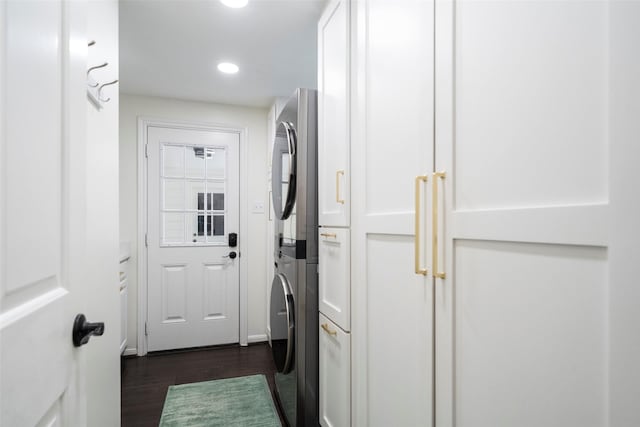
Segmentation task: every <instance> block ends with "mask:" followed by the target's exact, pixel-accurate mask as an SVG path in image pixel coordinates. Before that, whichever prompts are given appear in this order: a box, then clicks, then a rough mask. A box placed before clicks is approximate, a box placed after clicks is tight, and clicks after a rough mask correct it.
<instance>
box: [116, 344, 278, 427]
mask: <svg viewBox="0 0 640 427" xmlns="http://www.w3.org/2000/svg"><path fill="white" fill-rule="evenodd" d="M275 372H276V367H275V365H274V363H273V358H272V356H271V348H270V347H269V344H268V343H259V344H252V345H250V346H248V347H240V346H238V345H231V346H221V347H210V348H206V349H193V350H191V349H190V350H178V351H170V352H160V353H154V354H151V355H148V356H145V357H126V358H123V359H122V383H121V399H122V418H121V421H122V427H152V426H154V427H155V426H157V425H158V423H159V422H160V416H161V415H162V407H163V405H164V399H165V397H166V394H167V389H168V388H169V386H170V385H174V384H186V383H193V382H199V381H210V380H217V379H222V378H233V377H241V376H245V375H255V374H264V375H265V376H266V377H267V381H268V383H269V388H270V390H271V395H272V396H273V398H274V404H276V403H275V394H274V393H275V391H274V390H275V389H274V374H275ZM276 406H277V404H276ZM278 415H279V416H280V420H281V422H282V423H283V425H284V421H283V418H282V414H280V413H279V409H278Z"/></svg>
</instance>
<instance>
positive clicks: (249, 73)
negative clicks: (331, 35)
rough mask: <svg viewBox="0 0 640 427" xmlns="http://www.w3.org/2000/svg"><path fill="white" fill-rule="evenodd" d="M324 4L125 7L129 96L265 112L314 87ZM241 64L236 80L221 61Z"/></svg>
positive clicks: (124, 81)
mask: <svg viewBox="0 0 640 427" xmlns="http://www.w3.org/2000/svg"><path fill="white" fill-rule="evenodd" d="M324 4H325V0H249V5H248V6H247V7H244V8H241V9H232V8H229V7H227V6H224V5H222V4H221V3H220V2H219V0H207V1H202V0H197V1H196V0H168V1H166V0H121V1H120V89H121V91H122V92H125V93H132V94H138V95H151V96H163V97H170V98H179V99H188V100H196V101H206V102H215V103H223V104H235V105H247V106H254V107H267V106H269V105H270V104H271V103H272V102H273V100H274V98H275V97H277V96H289V95H290V94H291V93H293V91H294V89H295V88H297V87H310V88H315V87H316V25H317V21H318V18H319V17H320V14H321V12H322V9H323V7H324ZM221 61H228V62H233V63H235V64H237V65H238V66H239V67H240V72H239V73H238V74H235V75H225V74H222V73H220V72H219V71H218V70H217V69H216V66H217V64H218V62H221Z"/></svg>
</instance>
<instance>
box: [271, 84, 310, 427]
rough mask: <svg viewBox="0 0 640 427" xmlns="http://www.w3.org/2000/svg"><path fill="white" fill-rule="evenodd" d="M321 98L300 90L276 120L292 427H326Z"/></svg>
mask: <svg viewBox="0 0 640 427" xmlns="http://www.w3.org/2000/svg"><path fill="white" fill-rule="evenodd" d="M317 153H318V149H317V95H316V91H314V90H310V89H297V90H296V92H295V93H294V94H293V96H291V98H289V100H288V101H287V103H286V105H285V107H284V108H283V110H282V112H281V113H280V115H279V116H278V118H277V120H276V136H275V141H274V144H273V162H272V177H271V182H272V194H273V207H274V211H275V221H274V226H275V239H276V241H275V245H274V263H275V277H274V279H273V284H272V287H271V309H270V318H271V348H272V352H273V357H274V360H275V364H276V367H277V369H278V372H277V373H276V375H275V384H276V391H277V396H278V401H279V404H280V407H281V409H282V412H283V413H284V414H285V417H286V419H287V423H288V424H289V425H290V426H291V427H299V426H313V427H315V426H317V425H318V234H317V232H318V156H317Z"/></svg>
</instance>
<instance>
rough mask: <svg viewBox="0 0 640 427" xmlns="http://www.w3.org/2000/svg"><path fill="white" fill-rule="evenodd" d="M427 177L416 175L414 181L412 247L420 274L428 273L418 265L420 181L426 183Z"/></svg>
mask: <svg viewBox="0 0 640 427" xmlns="http://www.w3.org/2000/svg"><path fill="white" fill-rule="evenodd" d="M427 179H428V177H427V175H418V176H416V183H415V184H416V194H415V202H416V211H415V215H416V226H415V229H416V230H415V231H416V235H415V247H414V254H415V271H416V274H421V275H423V276H426V275H427V274H429V272H428V271H427V269H426V268H422V267H420V183H422V182H425V183H426V182H427Z"/></svg>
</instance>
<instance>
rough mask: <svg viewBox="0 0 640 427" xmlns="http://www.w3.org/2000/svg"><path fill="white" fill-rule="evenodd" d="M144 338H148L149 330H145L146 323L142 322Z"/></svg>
mask: <svg viewBox="0 0 640 427" xmlns="http://www.w3.org/2000/svg"><path fill="white" fill-rule="evenodd" d="M144 336H145V337H148V336H149V329H147V322H144Z"/></svg>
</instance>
